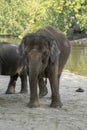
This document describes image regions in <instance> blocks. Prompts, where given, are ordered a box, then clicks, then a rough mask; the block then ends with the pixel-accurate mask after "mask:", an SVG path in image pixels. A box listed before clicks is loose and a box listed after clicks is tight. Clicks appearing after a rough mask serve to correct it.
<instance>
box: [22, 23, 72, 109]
mask: <svg viewBox="0 0 87 130" xmlns="http://www.w3.org/2000/svg"><path fill="white" fill-rule="evenodd" d="M21 46H23V47H24V50H23V52H22V53H24V54H25V57H26V58H27V59H28V61H29V62H28V68H29V83H30V101H29V103H28V107H30V108H33V107H35V108H36V107H40V103H39V98H38V93H37V83H38V80H40V79H41V80H43V78H48V79H49V82H50V87H51V93H52V95H51V104H50V107H53V108H57V107H62V105H63V104H62V102H61V99H60V93H59V81H60V77H61V73H62V71H63V68H64V66H65V64H66V62H67V60H68V57H69V55H70V50H71V47H70V43H69V41H68V39H67V37H66V36H65V35H64V34H63V33H62V32H61V31H60V30H59V29H55V28H54V27H52V26H51V25H47V26H45V27H42V28H40V29H38V30H37V31H36V32H32V33H28V34H26V35H25V36H24V37H23V39H22V41H21Z"/></svg>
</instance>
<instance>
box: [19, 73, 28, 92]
mask: <svg viewBox="0 0 87 130" xmlns="http://www.w3.org/2000/svg"><path fill="white" fill-rule="evenodd" d="M20 78H21V91H20V93H28V84H27V72H25V71H24V72H23V73H22V74H21V75H20Z"/></svg>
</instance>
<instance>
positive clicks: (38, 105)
mask: <svg viewBox="0 0 87 130" xmlns="http://www.w3.org/2000/svg"><path fill="white" fill-rule="evenodd" d="M27 106H28V107H30V108H37V107H40V104H39V102H38V101H35V102H30V103H29V104H28V105H27Z"/></svg>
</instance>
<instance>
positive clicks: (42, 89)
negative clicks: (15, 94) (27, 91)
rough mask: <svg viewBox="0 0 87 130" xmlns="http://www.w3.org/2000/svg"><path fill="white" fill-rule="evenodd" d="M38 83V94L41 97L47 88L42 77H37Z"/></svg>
mask: <svg viewBox="0 0 87 130" xmlns="http://www.w3.org/2000/svg"><path fill="white" fill-rule="evenodd" d="M38 84H39V96H40V97H43V96H45V95H47V93H48V90H47V87H46V84H47V83H46V80H44V79H43V78H39V79H38Z"/></svg>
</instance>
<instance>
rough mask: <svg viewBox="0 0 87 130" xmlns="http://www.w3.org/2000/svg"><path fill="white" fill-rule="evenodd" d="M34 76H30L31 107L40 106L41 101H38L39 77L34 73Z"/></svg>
mask: <svg viewBox="0 0 87 130" xmlns="http://www.w3.org/2000/svg"><path fill="white" fill-rule="evenodd" d="M33 77H34V78H31V76H30V77H29V82H30V102H29V104H28V106H29V107H30V108H33V107H40V104H39V101H38V95H37V78H36V76H35V75H34V76H33Z"/></svg>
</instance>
